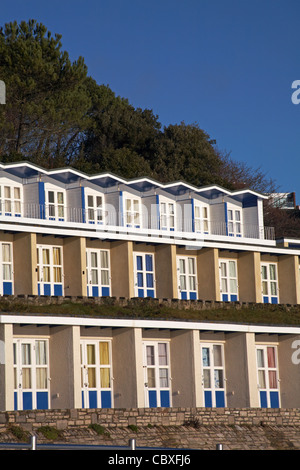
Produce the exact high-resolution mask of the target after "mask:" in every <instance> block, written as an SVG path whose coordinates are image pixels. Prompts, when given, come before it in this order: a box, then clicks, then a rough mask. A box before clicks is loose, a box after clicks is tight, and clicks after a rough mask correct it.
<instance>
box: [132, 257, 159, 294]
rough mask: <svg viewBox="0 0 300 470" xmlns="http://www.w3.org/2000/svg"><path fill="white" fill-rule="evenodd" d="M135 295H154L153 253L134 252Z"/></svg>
mask: <svg viewBox="0 0 300 470" xmlns="http://www.w3.org/2000/svg"><path fill="white" fill-rule="evenodd" d="M134 266H135V297H155V278H154V255H153V254H151V253H149V254H148V253H135V254H134Z"/></svg>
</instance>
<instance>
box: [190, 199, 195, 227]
mask: <svg viewBox="0 0 300 470" xmlns="http://www.w3.org/2000/svg"><path fill="white" fill-rule="evenodd" d="M191 204H192V232H195V201H194V198H192V199H191Z"/></svg>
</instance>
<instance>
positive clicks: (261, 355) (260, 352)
mask: <svg viewBox="0 0 300 470" xmlns="http://www.w3.org/2000/svg"><path fill="white" fill-rule="evenodd" d="M257 365H258V367H264V351H263V349H257Z"/></svg>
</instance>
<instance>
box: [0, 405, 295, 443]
mask: <svg viewBox="0 0 300 470" xmlns="http://www.w3.org/2000/svg"><path fill="white" fill-rule="evenodd" d="M93 424H97V425H100V426H101V428H103V429H104V430H105V433H103V434H101V435H100V434H97V432H96V431H95V429H93V428H92V427H91V425H93ZM47 426H50V427H52V428H55V429H57V430H58V431H59V437H57V439H56V442H57V443H59V442H64V443H72V444H86V445H105V446H128V443H129V440H130V439H132V438H134V439H135V440H136V446H137V448H138V447H168V448H182V449H183V448H184V449H199V450H215V449H216V446H217V445H219V444H221V445H222V446H223V449H224V450H227V449H228V450H275V449H276V450H278V449H281V450H282V449H284V450H288V449H296V450H299V449H300V410H299V409H250V408H249V409H248V408H245V409H228V408H213V409H207V408H151V409H144V408H142V409H70V410H49V411H47V410H45V411H16V412H13V411H9V412H0V442H5V441H6V442H7V441H9V442H10V441H12V440H14V439H15V437H14V434H13V433H12V432H11V429H12V428H13V427H14V428H15V427H19V428H21V429H23V430H24V431H26V432H27V433H28V435H36V436H37V439H38V441H39V442H45V441H46V440H47V439H46V438H45V436H44V435H43V434H42V433H41V428H42V427H47Z"/></svg>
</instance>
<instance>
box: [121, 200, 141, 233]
mask: <svg viewBox="0 0 300 470" xmlns="http://www.w3.org/2000/svg"><path fill="white" fill-rule="evenodd" d="M124 216H125V226H126V227H140V226H141V205H140V200H139V199H136V198H129V197H126V198H125V214H124Z"/></svg>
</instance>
